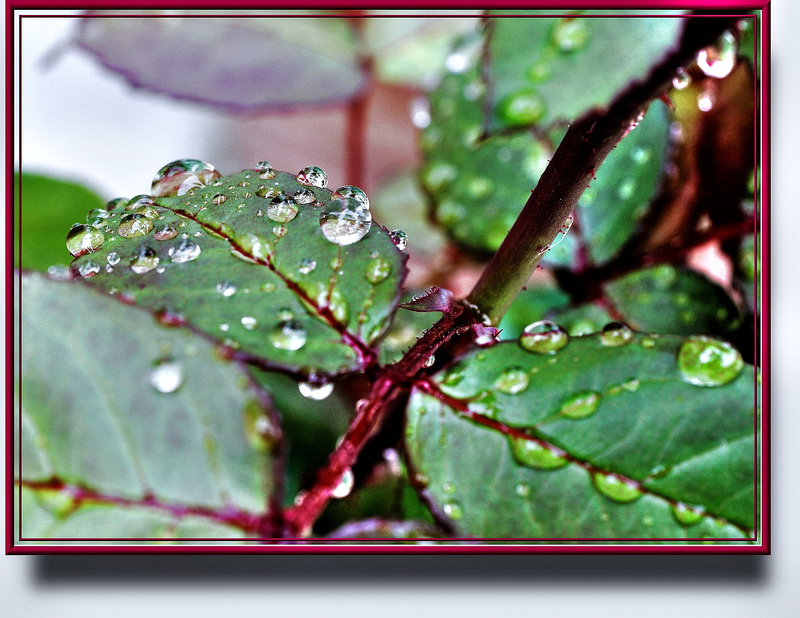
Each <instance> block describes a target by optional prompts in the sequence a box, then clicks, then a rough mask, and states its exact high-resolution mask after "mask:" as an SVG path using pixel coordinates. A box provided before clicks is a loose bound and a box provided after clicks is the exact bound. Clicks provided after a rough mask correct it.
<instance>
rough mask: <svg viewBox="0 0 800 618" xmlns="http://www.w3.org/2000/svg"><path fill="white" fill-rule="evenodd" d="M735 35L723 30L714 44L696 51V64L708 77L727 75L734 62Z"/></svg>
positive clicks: (735, 51)
mask: <svg viewBox="0 0 800 618" xmlns="http://www.w3.org/2000/svg"><path fill="white" fill-rule="evenodd" d="M736 53H737V50H736V37H735V36H733V34H732V33H731V32H724V33H723V34H722V36H721V37H720V38H719V40H718V41H717V42H716V43H715V44H714V45H710V46H709V47H706V48H704V49H701V50H700V51H699V52H698V53H697V66H698V67H700V70H701V71H702V72H703V73H704V74H705V75H707V76H708V77H716V78H718V79H719V78H722V77H727V76H728V75H729V74H730V72H731V71H732V70H733V67H734V65H735V64H736Z"/></svg>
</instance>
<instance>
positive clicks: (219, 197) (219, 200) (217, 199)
mask: <svg viewBox="0 0 800 618" xmlns="http://www.w3.org/2000/svg"><path fill="white" fill-rule="evenodd" d="M227 201H228V196H227V195H225V194H224V193H217V194H216V195H215V196H214V197H213V198H211V203H212V204H214V205H216V206H219V205H220V204H224V203H225V202H227Z"/></svg>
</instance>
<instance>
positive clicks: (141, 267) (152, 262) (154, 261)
mask: <svg viewBox="0 0 800 618" xmlns="http://www.w3.org/2000/svg"><path fill="white" fill-rule="evenodd" d="M159 261H160V260H159V258H158V254H157V253H156V252H155V250H154V249H153V248H152V247H148V246H147V245H142V246H141V247H139V252H138V253H136V254H135V255H134V256H133V257H132V258H131V270H132V271H133V272H135V273H136V274H137V275H143V274H144V273H149V272H150V271H151V270H154V269H155V268H156V267H157V266H158V263H159Z"/></svg>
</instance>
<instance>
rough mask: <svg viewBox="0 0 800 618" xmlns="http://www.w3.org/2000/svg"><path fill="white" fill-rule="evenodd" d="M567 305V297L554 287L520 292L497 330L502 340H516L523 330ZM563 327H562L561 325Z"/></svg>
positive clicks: (541, 287) (534, 288)
mask: <svg viewBox="0 0 800 618" xmlns="http://www.w3.org/2000/svg"><path fill="white" fill-rule="evenodd" d="M567 305H569V295H568V294H566V293H565V292H562V291H561V290H559V289H558V288H555V287H545V286H540V287H530V288H528V289H527V290H523V291H522V292H520V293H519V294H518V295H517V297H516V298H515V299H514V302H513V303H511V306H510V307H509V308H508V311H506V314H505V316H503V319H502V321H501V322H500V324H499V326H498V328H499V329H500V330H501V331H502V333H501V334H500V337H501V338H502V339H516V338H517V337H519V336H520V335H521V334H522V331H523V329H524V328H525V327H526V326H528V324H531V323H532V322H536V321H538V320H541V319H543V318H544V317H545V315H546V314H547V313H548V312H549V311H551V310H553V309H562V308H564V307H566V306H567ZM562 326H563V325H562Z"/></svg>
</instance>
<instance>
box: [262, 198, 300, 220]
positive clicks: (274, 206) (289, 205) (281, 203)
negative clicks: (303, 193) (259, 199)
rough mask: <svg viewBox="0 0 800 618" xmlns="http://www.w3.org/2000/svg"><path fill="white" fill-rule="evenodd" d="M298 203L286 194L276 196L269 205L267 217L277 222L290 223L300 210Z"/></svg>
mask: <svg viewBox="0 0 800 618" xmlns="http://www.w3.org/2000/svg"><path fill="white" fill-rule="evenodd" d="M299 210H300V209H299V208H298V207H297V204H296V203H295V202H294V201H293V200H290V199H289V198H288V197H286V196H285V195H280V196H278V197H274V198H272V199H271V200H270V203H269V206H267V217H269V218H270V219H272V220H273V221H275V222H277V223H288V222H289V221H291V220H292V219H294V218H295V217H296V216H297V213H298V212H299Z"/></svg>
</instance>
